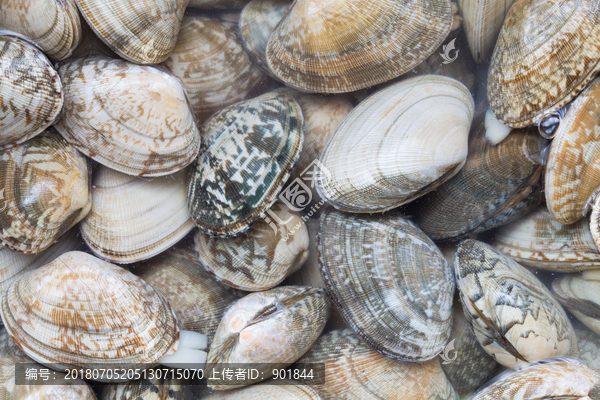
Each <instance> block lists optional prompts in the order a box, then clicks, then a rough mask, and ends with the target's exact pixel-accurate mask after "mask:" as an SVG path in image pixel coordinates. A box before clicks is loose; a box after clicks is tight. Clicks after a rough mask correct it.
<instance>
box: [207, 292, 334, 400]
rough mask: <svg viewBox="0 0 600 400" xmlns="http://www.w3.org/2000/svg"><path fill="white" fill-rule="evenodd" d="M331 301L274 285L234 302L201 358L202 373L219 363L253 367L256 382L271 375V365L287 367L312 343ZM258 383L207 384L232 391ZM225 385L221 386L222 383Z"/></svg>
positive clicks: (218, 365) (219, 382) (312, 294)
mask: <svg viewBox="0 0 600 400" xmlns="http://www.w3.org/2000/svg"><path fill="white" fill-rule="evenodd" d="M329 308H330V303H329V300H328V298H327V296H326V295H325V291H324V290H323V289H315V288H310V287H302V286H279V287H276V288H275V289H271V290H267V291H264V292H259V293H252V294H249V295H248V296H246V297H243V298H242V299H240V300H238V301H237V302H236V303H235V304H233V305H232V306H231V307H230V308H229V309H228V310H227V311H226V312H225V315H224V316H223V319H222V320H221V323H220V324H219V327H218V328H217V332H216V334H215V337H214V340H213V344H212V346H211V347H210V351H209V353H208V358H207V360H206V370H208V371H210V370H211V369H212V368H215V369H216V370H219V368H220V365H222V364H225V365H227V364H229V365H231V364H232V363H237V364H248V363H254V364H253V365H254V366H256V369H258V370H259V378H258V381H260V380H263V379H268V378H270V377H271V376H272V374H273V368H272V367H271V366H272V365H273V364H278V365H281V366H282V367H283V366H284V365H286V366H287V365H290V364H291V363H293V362H294V361H296V360H297V359H298V358H300V357H301V356H302V355H303V354H304V353H305V352H306V351H307V350H308V349H309V348H310V346H311V345H312V344H313V343H314V342H315V340H317V338H318V337H319V335H320V334H321V331H322V330H323V327H324V326H325V323H326V322H327V318H328V317H329ZM254 382H257V380H256V379H254V380H252V379H246V380H236V381H235V383H236V385H235V386H234V385H230V384H229V385H227V381H225V380H216V381H215V380H212V381H209V382H208V385H209V386H210V387H211V388H213V389H218V390H222V389H231V388H234V387H240V386H245V385H248V384H251V383H254ZM224 383H225V384H224Z"/></svg>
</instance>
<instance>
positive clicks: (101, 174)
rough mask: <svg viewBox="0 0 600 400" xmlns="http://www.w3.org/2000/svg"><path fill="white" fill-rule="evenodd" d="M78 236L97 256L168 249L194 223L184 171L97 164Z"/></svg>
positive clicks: (126, 256)
mask: <svg viewBox="0 0 600 400" xmlns="http://www.w3.org/2000/svg"><path fill="white" fill-rule="evenodd" d="M93 183H94V188H93V190H92V209H91V210H90V213H89V214H88V215H87V217H86V218H85V219H84V220H83V221H81V225H80V229H81V237H82V238H83V240H85V242H86V243H87V245H88V246H89V247H90V248H91V249H92V251H93V252H94V253H95V254H96V255H98V256H99V257H100V258H103V259H106V260H108V261H111V262H116V263H132V262H136V261H141V260H145V259H147V258H150V257H153V256H155V255H157V254H159V253H161V252H162V251H164V250H166V249H168V248H169V247H171V246H173V245H174V244H175V243H177V242H178V241H179V240H180V239H182V238H183V237H184V236H185V235H186V234H187V233H188V232H190V231H191V230H192V229H193V228H194V222H193V221H192V217H191V215H190V213H189V211H188V210H187V206H186V195H185V171H179V172H176V173H175V174H173V175H168V176H161V177H157V178H152V179H147V178H139V177H135V176H131V175H126V174H123V173H120V172H117V171H114V170H112V169H110V168H108V167H104V166H100V168H98V170H97V171H96V172H95V174H94V179H93Z"/></svg>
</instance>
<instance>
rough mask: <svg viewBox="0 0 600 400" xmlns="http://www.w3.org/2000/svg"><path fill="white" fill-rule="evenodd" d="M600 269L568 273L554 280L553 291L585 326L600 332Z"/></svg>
mask: <svg viewBox="0 0 600 400" xmlns="http://www.w3.org/2000/svg"><path fill="white" fill-rule="evenodd" d="M599 289H600V271H599V270H591V271H583V272H582V273H580V274H567V275H563V276H561V277H559V278H556V279H555V280H554V281H553V282H552V293H553V294H554V295H555V296H556V298H557V299H558V301H560V302H561V303H562V304H563V305H564V306H565V307H566V308H567V309H568V310H569V311H571V313H572V314H573V315H574V316H575V317H577V319H578V320H580V321H581V322H582V323H583V324H584V325H585V326H587V327H588V328H589V329H591V330H592V331H594V332H596V333H597V334H600V290H599Z"/></svg>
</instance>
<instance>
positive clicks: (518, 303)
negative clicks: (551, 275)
mask: <svg viewBox="0 0 600 400" xmlns="http://www.w3.org/2000/svg"><path fill="white" fill-rule="evenodd" d="M454 270H455V275H456V281H457V286H458V290H459V294H460V298H461V302H462V305H463V311H464V314H465V317H466V318H467V320H468V321H469V322H470V323H471V325H472V326H473V331H474V333H475V336H476V337H477V340H478V341H479V343H480V344H481V346H482V347H483V349H484V350H485V351H486V352H487V353H488V354H490V355H491V356H492V357H494V359H496V361H498V362H499V363H500V364H502V365H504V366H505V367H509V368H512V367H518V366H523V365H526V364H528V363H531V362H536V361H540V360H544V359H548V358H552V357H560V356H577V339H576V337H575V332H574V331H573V327H572V326H571V322H570V321H569V317H567V314H566V313H565V310H564V309H563V308H562V306H561V305H560V303H559V302H558V301H557V300H556V299H555V298H554V296H552V294H551V293H550V291H549V290H548V289H547V288H546V286H544V284H543V283H542V282H540V281H539V280H538V279H537V278H536V277H535V276H534V275H533V274H532V273H531V272H529V271H528V270H527V269H526V268H525V267H523V266H521V265H519V264H517V263H516V262H515V261H513V260H512V259H511V258H509V257H508V256H506V255H504V254H503V253H500V252H499V251H498V250H496V249H494V248H493V247H491V246H489V245H487V244H485V243H482V242H478V241H476V240H470V239H469V240H465V241H464V242H462V243H461V244H460V245H459V247H458V250H457V252H456V261H455V263H454Z"/></svg>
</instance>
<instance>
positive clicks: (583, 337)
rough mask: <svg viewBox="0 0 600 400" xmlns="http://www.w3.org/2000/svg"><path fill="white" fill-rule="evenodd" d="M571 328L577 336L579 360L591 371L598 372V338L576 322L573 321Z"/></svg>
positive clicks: (599, 363) (594, 333)
mask: <svg viewBox="0 0 600 400" xmlns="http://www.w3.org/2000/svg"><path fill="white" fill-rule="evenodd" d="M573 328H574V329H575V335H577V346H578V347H579V359H580V360H581V361H583V362H584V363H585V364H586V365H587V366H588V367H590V368H591V369H594V370H596V372H600V336H598V334H597V333H596V332H592V331H591V330H589V329H588V328H587V327H586V326H585V325H583V324H582V323H580V322H577V321H573Z"/></svg>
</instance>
